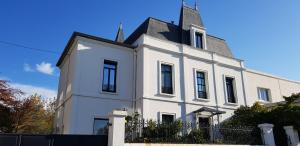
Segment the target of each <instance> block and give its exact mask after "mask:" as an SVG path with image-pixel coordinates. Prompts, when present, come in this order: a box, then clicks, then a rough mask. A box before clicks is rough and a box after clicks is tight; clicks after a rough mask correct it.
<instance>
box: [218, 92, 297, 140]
mask: <svg viewBox="0 0 300 146" xmlns="http://www.w3.org/2000/svg"><path fill="white" fill-rule="evenodd" d="M299 98H300V94H299V93H298V94H293V95H291V96H290V97H284V99H285V100H286V102H285V103H284V104H279V105H276V106H272V107H268V106H264V105H260V104H259V103H255V104H254V105H253V106H251V107H244V106H241V107H240V108H239V109H237V110H236V111H235V112H234V115H233V116H232V117H231V118H230V119H229V120H227V121H225V122H224V123H223V124H222V125H223V126H225V127H226V126H233V125H234V126H237V125H238V126H255V127H257V125H258V124H262V123H272V124H274V135H275V137H276V138H275V140H276V143H277V145H286V136H285V132H284V130H283V126H288V125H292V126H294V128H295V129H297V130H298V131H299V130H300V107H299V106H296V105H294V104H293V102H294V101H295V100H297V99H299ZM257 136H258V135H257Z"/></svg>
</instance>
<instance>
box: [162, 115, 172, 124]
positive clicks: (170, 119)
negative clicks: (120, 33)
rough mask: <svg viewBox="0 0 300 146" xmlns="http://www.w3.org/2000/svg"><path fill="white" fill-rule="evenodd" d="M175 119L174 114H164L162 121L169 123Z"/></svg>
mask: <svg viewBox="0 0 300 146" xmlns="http://www.w3.org/2000/svg"><path fill="white" fill-rule="evenodd" d="M173 121H174V115H162V123H164V124H169V123H172V122H173Z"/></svg>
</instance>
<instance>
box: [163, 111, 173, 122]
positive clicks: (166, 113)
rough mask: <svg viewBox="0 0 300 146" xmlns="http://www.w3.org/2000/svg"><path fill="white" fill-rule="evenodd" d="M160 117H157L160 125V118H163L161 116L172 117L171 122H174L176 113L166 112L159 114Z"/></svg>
mask: <svg viewBox="0 0 300 146" xmlns="http://www.w3.org/2000/svg"><path fill="white" fill-rule="evenodd" d="M159 115H160V116H159V118H160V119H159V122H160V123H162V122H163V121H162V117H163V115H169V116H173V122H175V120H176V113H168V112H160V114H159Z"/></svg>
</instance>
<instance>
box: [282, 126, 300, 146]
mask: <svg viewBox="0 0 300 146" xmlns="http://www.w3.org/2000/svg"><path fill="white" fill-rule="evenodd" d="M283 128H284V130H285V133H286V136H287V140H288V145H289V146H297V145H298V143H299V138H298V132H297V131H296V130H294V128H293V126H284V127H283Z"/></svg>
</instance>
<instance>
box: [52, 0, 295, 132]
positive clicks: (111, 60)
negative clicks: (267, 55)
mask: <svg viewBox="0 0 300 146" xmlns="http://www.w3.org/2000/svg"><path fill="white" fill-rule="evenodd" d="M57 66H58V67H59V68H60V80H59V88H58V96H57V108H56V119H55V131H56V133H64V134H103V133H104V128H103V127H105V125H106V124H107V119H108V117H107V113H109V112H111V111H112V110H113V109H125V110H127V111H128V112H129V113H133V112H138V113H139V114H140V115H141V118H143V119H153V120H158V121H170V120H176V119H180V120H183V121H192V122H193V121H194V122H207V123H209V124H218V123H220V122H222V121H224V120H226V119H228V118H229V117H230V116H232V114H233V112H234V110H236V109H237V108H238V107H239V106H241V105H244V106H245V105H246V106H251V105H253V103H255V102H260V103H262V104H265V103H274V102H279V101H283V100H284V99H283V96H290V95H291V94H293V93H298V92H300V83H299V82H297V81H292V80H288V79H284V78H280V77H277V76H274V75H270V74H266V73H262V72H258V71H254V70H251V69H248V68H245V66H244V61H243V60H240V59H237V58H235V57H234V55H233V53H232V52H231V50H230V48H229V46H228V45H227V43H226V41H225V40H224V39H221V38H218V37H216V36H212V35H209V34H208V33H207V31H206V28H205V27H204V25H203V22H202V20H201V16H200V14H199V12H198V9H197V8H191V7H188V6H186V5H182V7H181V12H180V19H179V24H178V25H176V24H174V23H172V22H171V23H169V22H165V21H161V20H158V19H155V18H151V17H150V18H148V19H146V20H145V21H144V22H143V23H142V24H141V25H140V26H139V27H137V29H136V30H135V31H134V32H133V33H132V34H131V35H129V37H127V38H126V39H124V34H123V28H122V26H120V27H119V30H118V33H117V36H116V39H115V40H108V39H105V38H100V37H96V36H91V35H87V34H83V33H79V32H75V33H73V35H72V36H71V38H70V40H69V42H68V44H67V46H66V48H65V50H64V52H63V53H62V55H61V57H60V59H59V61H58V63H57ZM199 111H202V112H199ZM203 111H204V112H203ZM207 113H208V114H207ZM209 113H213V115H214V113H217V114H216V115H214V116H212V115H211V114H209ZM221 113H222V114H221Z"/></svg>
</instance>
